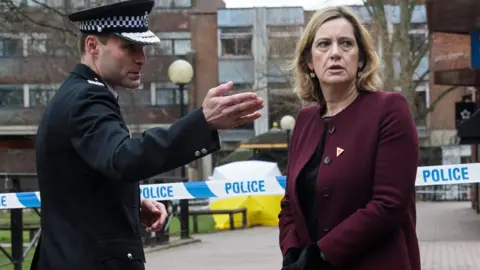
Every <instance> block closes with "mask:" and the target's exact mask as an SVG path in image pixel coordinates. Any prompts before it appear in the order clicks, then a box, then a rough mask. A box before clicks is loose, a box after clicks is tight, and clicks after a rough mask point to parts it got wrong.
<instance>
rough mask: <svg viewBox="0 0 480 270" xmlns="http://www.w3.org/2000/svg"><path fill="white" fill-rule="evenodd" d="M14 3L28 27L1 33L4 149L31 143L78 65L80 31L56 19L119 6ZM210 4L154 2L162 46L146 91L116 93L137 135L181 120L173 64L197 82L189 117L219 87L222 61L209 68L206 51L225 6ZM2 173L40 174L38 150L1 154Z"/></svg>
mask: <svg viewBox="0 0 480 270" xmlns="http://www.w3.org/2000/svg"><path fill="white" fill-rule="evenodd" d="M15 1H16V2H15V4H16V6H17V9H18V10H17V12H18V14H22V15H23V16H28V18H29V19H28V20H27V19H22V20H15V18H13V17H14V16H11V17H12V19H11V21H7V24H5V26H8V27H2V30H0V61H1V65H0V106H1V107H0V141H1V140H6V139H10V140H11V139H15V138H24V137H25V136H29V137H30V138H33V139H34V137H35V134H36V128H37V125H38V123H39V121H40V119H41V116H42V111H43V108H44V106H45V104H46V103H47V102H48V101H49V99H50V98H51V97H52V95H53V94H54V93H55V91H56V89H57V88H58V87H59V84H60V83H61V82H62V81H63V79H64V78H65V77H66V76H67V75H68V73H69V71H70V70H71V69H72V68H73V66H74V65H75V64H76V63H77V62H78V61H79V54H78V51H77V46H76V39H75V37H74V35H73V33H75V31H76V29H75V26H74V25H71V24H70V23H69V22H68V21H67V20H66V18H65V17H64V16H59V15H58V14H62V13H68V12H69V11H72V10H77V9H83V8H89V7H94V6H97V5H98V4H100V3H113V2H118V1H112V0H107V1H98V0H44V4H46V5H48V6H49V7H48V8H46V7H45V6H42V5H40V4H36V3H35V2H34V1H31V0H15ZM205 2H206V1H202V0H156V2H155V7H154V10H153V11H152V14H151V17H150V22H149V23H150V27H151V29H152V31H154V32H156V33H157V34H158V35H159V36H160V38H161V40H162V43H161V44H160V45H158V46H149V47H148V48H147V50H146V53H147V55H148V63H147V66H146V68H145V70H144V74H143V84H142V85H141V87H139V89H137V90H135V91H131V90H128V91H126V90H122V89H119V92H120V99H119V102H120V103H121V106H122V108H123V110H124V114H125V118H126V120H127V122H128V124H129V125H130V129H131V131H132V133H134V134H133V135H135V134H138V133H140V132H142V131H143V130H145V129H146V128H149V127H154V126H155V127H158V126H163V127H168V126H169V124H171V123H172V122H173V121H175V120H176V119H178V117H179V112H180V110H179V109H180V107H179V106H180V105H179V104H180V99H179V97H180V93H179V91H178V89H177V87H176V86H175V85H173V84H172V83H170V82H169V79H168V73H167V70H168V66H169V64H170V63H171V62H173V61H174V60H176V59H186V60H187V61H189V62H190V63H191V64H192V65H193V67H194V70H195V76H194V79H193V81H192V82H191V83H190V84H189V85H187V86H186V87H185V95H184V96H185V98H184V104H187V105H186V106H188V107H189V108H190V109H192V108H194V107H198V106H199V105H201V102H202V101H203V98H204V97H205V94H206V92H207V91H208V89H209V88H211V87H214V86H216V85H217V84H218V74H217V69H218V68H217V67H216V65H217V61H216V60H214V61H213V62H214V64H211V63H206V61H205V60H206V59H212V57H213V56H215V55H216V54H214V55H213V56H212V55H211V54H212V53H211V52H210V51H208V50H205V49H204V48H203V46H204V45H205V43H208V42H209V41H211V40H213V41H215V40H216V37H217V33H216V30H215V29H216V10H217V9H218V8H224V7H225V3H224V2H223V1H222V0H209V1H208V4H205ZM0 12H2V11H1V10H0ZM3 15H5V17H4V18H7V19H8V18H10V17H8V16H7V15H6V14H5V13H3ZM3 15H0V16H3ZM10 15H11V12H10ZM32 20H33V21H36V23H31V21H32ZM45 24H47V25H48V27H44V25H45ZM205 29H213V30H209V31H205ZM213 45H214V46H213V47H212V46H211V47H210V48H215V47H216V42H215V43H213ZM214 51H215V50H214ZM210 62H212V61H210ZM199 73H200V74H199ZM0 171H2V172H35V159H34V150H32V149H18V150H0Z"/></svg>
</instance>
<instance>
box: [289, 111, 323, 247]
mask: <svg viewBox="0 0 480 270" xmlns="http://www.w3.org/2000/svg"><path fill="white" fill-rule="evenodd" d="M324 120H325V124H324V131H323V133H322V135H321V136H322V138H321V139H320V143H319V144H318V146H317V150H316V151H315V153H314V154H313V155H312V157H311V158H310V160H309V161H308V162H307V164H306V165H305V167H304V168H303V169H302V171H301V172H300V174H299V176H298V180H297V182H296V183H297V193H298V199H299V201H300V208H301V209H302V211H303V216H304V217H305V222H306V225H307V228H308V231H309V234H310V238H311V239H312V242H316V241H317V240H318V235H317V230H318V229H317V227H318V226H317V224H318V220H317V219H316V216H317V214H316V203H317V200H316V192H315V189H316V185H317V178H318V170H319V169H320V164H322V156H323V151H324V149H325V136H326V134H327V130H328V121H329V120H330V118H326V117H325V118H324Z"/></svg>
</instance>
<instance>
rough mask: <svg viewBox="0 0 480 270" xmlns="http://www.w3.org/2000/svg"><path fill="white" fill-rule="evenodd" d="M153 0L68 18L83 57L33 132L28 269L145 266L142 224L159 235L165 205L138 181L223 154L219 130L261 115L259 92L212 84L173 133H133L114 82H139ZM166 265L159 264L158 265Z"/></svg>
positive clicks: (123, 84) (133, 85)
mask: <svg viewBox="0 0 480 270" xmlns="http://www.w3.org/2000/svg"><path fill="white" fill-rule="evenodd" d="M153 4H154V1H146V0H139V1H138V0H137V1H125V2H120V3H117V4H112V5H107V6H101V7H97V8H93V9H89V10H84V11H79V12H76V13H73V14H70V15H69V19H70V20H71V21H73V22H77V23H78V25H79V28H80V32H81V33H80V43H79V44H80V50H81V53H82V59H81V63H79V64H78V65H77V66H76V67H75V68H74V70H73V71H72V72H71V74H70V75H69V76H68V78H67V79H66V80H65V81H64V83H63V84H62V85H61V87H60V88H59V89H58V91H57V92H56V94H55V96H54V97H53V98H52V100H51V101H50V103H49V104H48V106H47V107H46V109H45V112H44V115H43V119H42V121H41V123H40V125H39V128H38V133H37V137H36V154H37V156H36V158H37V159H36V160H37V172H38V181H39V188H40V196H41V202H42V212H41V214H42V218H41V226H42V232H41V237H40V240H39V243H38V245H37V248H36V251H35V255H34V259H33V262H32V267H31V269H36V270H47V269H48V270H77V269H78V270H86V269H89V270H95V269H116V270H122V269H144V263H145V256H144V252H143V246H142V242H141V237H140V226H141V223H143V224H144V225H145V226H146V227H147V230H148V231H157V230H159V229H160V228H161V227H162V224H163V222H164V220H165V217H166V211H165V207H164V206H163V204H160V203H158V202H155V201H151V200H142V199H141V198H140V195H139V181H140V180H144V179H146V178H149V177H152V176H155V175H158V174H160V173H162V172H166V171H169V170H172V169H174V168H176V167H179V166H181V165H184V164H187V163H189V162H191V161H193V160H195V159H198V158H200V157H202V156H205V155H208V154H210V153H212V152H214V151H217V150H219V148H220V145H219V138H218V133H217V130H218V129H228V128H233V127H235V126H237V125H242V124H245V123H247V122H250V121H253V120H255V119H257V118H258V117H260V115H259V113H258V112H257V111H258V110H259V109H261V108H262V107H263V101H262V100H261V99H260V98H258V97H257V96H256V95H255V94H254V93H243V94H237V95H231V96H224V94H226V93H227V92H228V91H229V90H230V89H231V88H232V83H227V84H223V85H220V86H218V87H215V88H213V89H210V90H209V92H208V94H207V95H206V97H205V100H204V102H203V105H202V107H200V108H198V109H196V110H194V111H192V112H191V113H190V114H188V115H187V116H186V117H184V118H182V119H180V120H178V121H177V122H175V123H173V124H172V125H171V127H170V128H169V129H167V130H165V129H161V128H152V129H148V130H146V131H145V132H144V133H143V134H142V136H141V137H139V138H131V137H130V136H129V130H128V128H127V125H126V124H125V121H124V119H123V116H122V114H121V111H120V107H119V104H118V100H117V99H118V94H117V92H116V91H115V89H116V88H117V87H123V88H137V87H138V86H139V85H140V77H141V71H142V67H143V66H144V64H145V62H146V57H145V54H144V46H145V45H150V44H158V43H159V42H160V40H159V38H158V37H157V36H156V35H155V34H153V33H152V32H151V31H150V30H149V29H148V14H149V13H150V11H151V9H152V7H153ZM159 267H160V268H161V266H159Z"/></svg>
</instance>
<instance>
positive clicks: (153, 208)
mask: <svg viewBox="0 0 480 270" xmlns="http://www.w3.org/2000/svg"><path fill="white" fill-rule="evenodd" d="M167 215H168V214H167V209H165V205H163V203H159V202H157V201H154V200H147V199H142V205H141V206H140V222H141V223H142V224H143V225H145V226H146V227H147V228H146V231H147V232H156V231H159V230H160V229H161V228H162V226H163V223H164V222H165V219H166V218H167Z"/></svg>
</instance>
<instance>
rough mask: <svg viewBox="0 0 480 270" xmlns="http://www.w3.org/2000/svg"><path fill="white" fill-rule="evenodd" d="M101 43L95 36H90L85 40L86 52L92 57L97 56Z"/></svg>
mask: <svg viewBox="0 0 480 270" xmlns="http://www.w3.org/2000/svg"><path fill="white" fill-rule="evenodd" d="M99 46H100V42H99V40H98V39H97V37H96V36H94V35H88V36H87V37H86V38H85V52H88V53H90V54H92V55H97V54H98V50H99Z"/></svg>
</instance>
